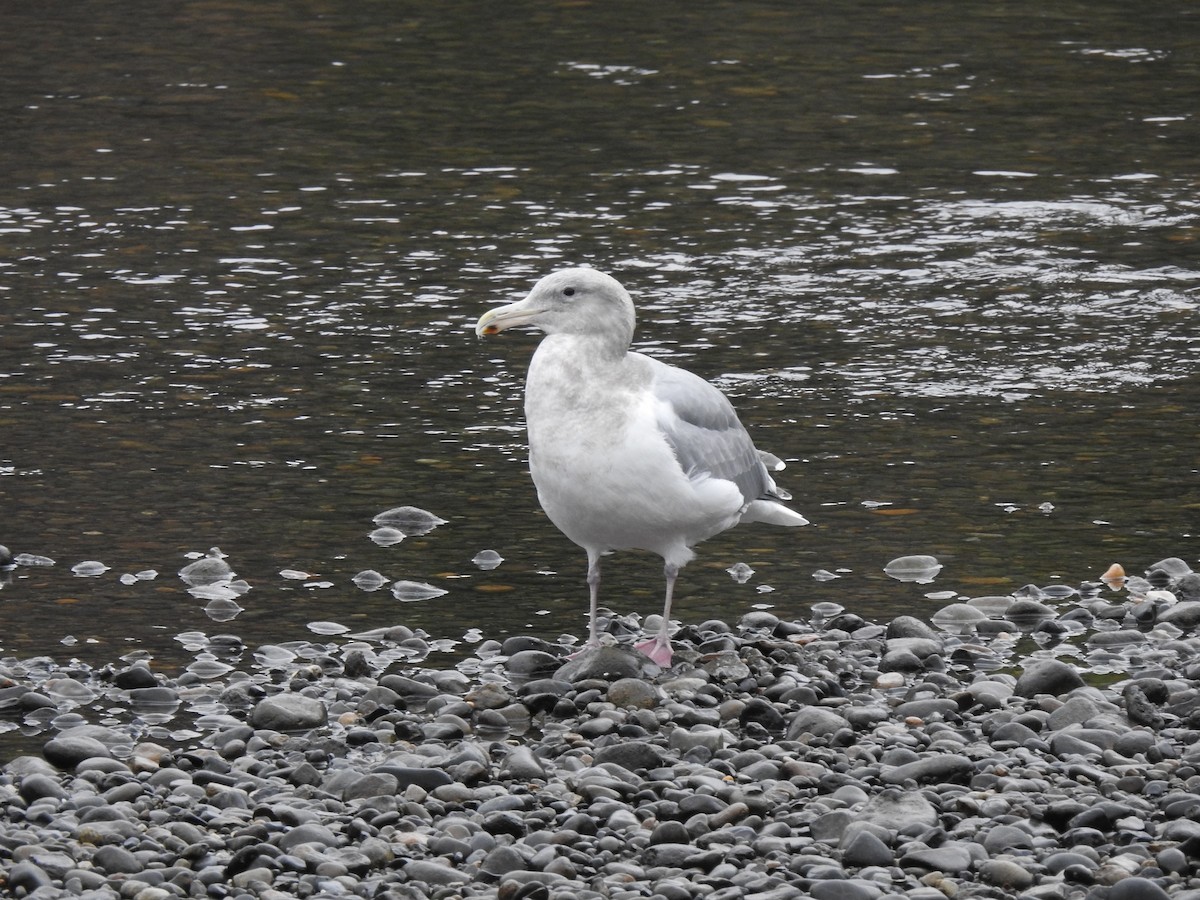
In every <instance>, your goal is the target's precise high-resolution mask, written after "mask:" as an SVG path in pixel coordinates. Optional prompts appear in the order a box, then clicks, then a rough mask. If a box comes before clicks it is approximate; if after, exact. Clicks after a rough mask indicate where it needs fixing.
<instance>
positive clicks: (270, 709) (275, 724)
mask: <svg viewBox="0 0 1200 900" xmlns="http://www.w3.org/2000/svg"><path fill="white" fill-rule="evenodd" d="M328 719H329V713H328V710H327V708H326V706H325V704H324V703H323V702H322V701H320V700H314V699H312V698H311V697H304V696H302V695H300V694H279V695H277V696H274V697H267V698H266V699H264V700H260V701H259V702H258V703H257V704H255V706H254V709H253V710H252V711H251V713H250V724H251V725H253V726H254V727H255V728H267V729H270V730H272V731H300V730H304V729H309V728H317V727H320V726H321V725H324V724H325V723H326V722H327V721H328Z"/></svg>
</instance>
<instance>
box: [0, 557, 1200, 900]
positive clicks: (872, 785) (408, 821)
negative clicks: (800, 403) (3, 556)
mask: <svg viewBox="0 0 1200 900" xmlns="http://www.w3.org/2000/svg"><path fill="white" fill-rule="evenodd" d="M1115 588H1122V589H1121V590H1116V589H1115ZM958 599H960V600H961V601H962V602H955V603H950V604H949V605H947V606H945V607H944V608H943V609H941V610H938V611H937V612H936V613H935V614H934V615H933V616H931V621H930V622H925V621H921V620H919V619H917V618H914V617H909V616H900V617H897V618H895V619H893V620H891V621H889V622H882V623H872V622H867V621H864V620H863V619H861V618H859V617H858V616H856V615H854V614H853V613H851V612H846V611H844V610H841V609H840V608H838V607H836V606H834V605H832V604H820V605H819V607H820V608H819V609H817V610H815V611H814V616H813V618H811V619H809V620H806V621H788V620H785V619H781V618H780V617H778V616H776V615H773V614H771V613H768V612H754V613H751V614H749V615H747V616H745V617H743V618H742V619H741V620H740V621H739V622H737V623H732V624H726V623H723V622H719V621H708V622H702V623H686V622H685V624H684V625H683V626H682V628H681V629H680V631H679V633H678V634H677V635H676V637H675V644H676V648H677V654H676V659H675V662H674V665H673V666H672V667H671V668H670V669H669V670H665V671H663V670H658V669H657V668H656V667H654V666H653V665H652V664H650V663H649V662H648V661H646V660H645V659H643V658H641V657H639V656H638V655H636V654H634V653H632V652H630V651H628V650H626V649H624V646H625V645H627V644H628V640H627V639H626V634H627V633H631V632H633V631H635V630H637V629H636V628H635V625H636V626H637V627H641V626H642V625H652V623H634V622H630V621H627V620H624V619H621V618H618V617H615V616H613V617H610V618H609V620H608V627H609V631H610V633H611V634H612V635H613V638H614V642H613V646H608V647H604V648H601V649H600V650H598V651H595V652H591V653H588V654H585V655H583V656H580V657H579V658H576V659H574V660H569V659H568V658H567V657H566V655H565V654H566V651H565V650H564V649H563V648H561V647H558V646H556V645H550V644H547V643H544V642H542V641H540V640H538V639H536V638H532V637H518V638H511V639H509V640H506V641H504V642H503V643H498V642H495V641H486V640H485V641H483V642H481V643H480V644H479V645H478V646H477V647H476V650H475V655H474V656H473V657H471V658H470V659H468V660H465V661H464V662H462V663H460V664H459V665H457V666H454V667H452V668H445V669H438V668H434V667H431V666H429V665H428V662H427V660H426V662H425V663H414V662H413V659H414V658H417V657H418V656H419V652H418V651H419V648H420V646H421V645H422V642H424V641H425V640H426V638H425V637H424V636H422V635H419V634H417V635H414V634H413V633H412V632H410V631H408V630H407V629H404V628H394V629H390V630H388V631H386V632H376V633H373V634H371V635H358V636H353V637H350V636H347V638H346V639H345V640H343V641H341V642H340V643H338V642H336V641H334V642H330V643H327V644H324V645H320V646H317V645H312V646H310V648H309V652H299V650H298V649H297V648H288V647H260V648H245V647H241V646H240V645H239V641H238V639H237V638H236V637H234V636H226V637H224V638H219V639H218V638H214V639H210V640H209V641H208V642H207V643H206V644H205V646H204V647H202V648H197V651H198V656H197V664H196V665H194V666H192V667H189V669H188V671H187V672H185V673H183V674H182V675H180V676H179V677H177V678H167V677H164V676H163V675H162V674H160V673H156V672H154V671H153V670H152V669H151V668H150V667H149V666H147V665H143V664H140V663H135V664H132V665H129V664H124V663H122V664H114V665H113V666H110V667H106V668H103V669H84V668H81V667H74V668H71V667H66V666H60V665H59V664H57V663H54V662H53V661H50V660H47V659H39V660H32V661H29V660H26V661H20V660H12V659H8V660H3V661H0V717H2V718H3V720H4V721H6V722H8V723H10V725H11V724H12V723H18V724H20V725H22V727H25V728H27V729H30V730H31V731H36V728H34V727H33V726H35V725H38V724H39V723H40V725H41V726H43V727H44V733H43V736H42V738H41V739H39V740H38V742H37V745H39V746H40V752H29V753H24V754H21V755H16V756H13V757H11V758H9V759H7V760H5V761H4V764H3V767H2V769H0V894H2V895H4V896H12V897H36V898H57V897H84V898H130V900H168V898H172V897H212V898H241V897H250V898H286V897H312V898H316V897H321V898H324V897H330V898H333V897H364V898H457V897H496V898H504V900H517V898H547V900H549V898H554V900H568V898H570V900H576V898H584V900H586V898H622V900H623V898H629V900H632V898H655V900H687V898H708V900H733V898H748V900H790V898H801V897H815V898H818V900H878V898H885V897H906V898H912V900H943V898H947V897H957V898H966V897H1028V898H1092V897H1094V898H1111V900H1143V898H1146V900H1153V898H1159V897H1165V896H1171V897H1178V898H1198V900H1200V742H1198V740H1197V739H1198V738H1200V689H1198V688H1197V682H1196V679H1197V677H1198V676H1200V637H1198V636H1197V630H1196V629H1197V624H1198V623H1200V575H1197V574H1195V573H1192V572H1191V570H1190V568H1189V566H1188V565H1187V564H1186V563H1183V562H1182V561H1180V560H1178V559H1174V558H1172V559H1165V560H1162V561H1161V562H1160V563H1157V564H1156V565H1154V566H1153V567H1151V568H1150V570H1148V572H1147V574H1146V577H1145V578H1132V579H1128V580H1127V581H1125V580H1123V583H1122V584H1118V585H1112V584H1110V585H1105V584H1101V583H1100V582H1087V583H1084V584H1081V585H1080V586H1079V587H1078V588H1064V587H1063V586H1062V585H1056V586H1053V587H1052V588H1044V589H1043V588H1037V587H1032V586H1030V587H1027V588H1024V589H1022V590H1021V591H1018V592H1016V593H1015V594H1013V595H1007V596H1003V597H999V596H997V597H979V598H974V599H971V600H969V601H967V600H965V599H964V598H958ZM314 648H315V651H314ZM398 650H401V651H405V652H397V651H398ZM409 651H412V652H409Z"/></svg>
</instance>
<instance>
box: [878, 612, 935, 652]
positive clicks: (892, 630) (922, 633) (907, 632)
mask: <svg viewBox="0 0 1200 900" xmlns="http://www.w3.org/2000/svg"><path fill="white" fill-rule="evenodd" d="M886 637H887V639H888V641H889V642H891V641H893V640H896V639H898V638H920V639H923V640H928V641H933V642H935V643H937V644H938V645H939V646H940V645H941V639H940V638H939V637H938V633H937V632H936V631H934V630H933V629H932V628H931V627H929V625H927V624H926V623H925V622H923V621H921V620H920V619H918V618H917V617H916V616H896V617H895V618H894V619H892V620H891V621H890V622H888V626H887V632H886Z"/></svg>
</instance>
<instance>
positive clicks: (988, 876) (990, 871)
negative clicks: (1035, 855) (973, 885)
mask: <svg viewBox="0 0 1200 900" xmlns="http://www.w3.org/2000/svg"><path fill="white" fill-rule="evenodd" d="M979 877H980V878H981V879H983V880H984V881H986V882H987V883H988V884H991V885H995V886H996V887H999V888H1004V889H1006V890H1010V891H1014V890H1015V891H1023V890H1025V889H1027V888H1029V887H1032V886H1033V882H1034V877H1033V873H1032V872H1031V871H1029V869H1027V868H1026V867H1025V866H1023V865H1021V864H1020V863H1019V862H1018V861H1017V860H1015V859H1007V858H1006V859H986V860H984V861H983V862H982V863H980V865H979Z"/></svg>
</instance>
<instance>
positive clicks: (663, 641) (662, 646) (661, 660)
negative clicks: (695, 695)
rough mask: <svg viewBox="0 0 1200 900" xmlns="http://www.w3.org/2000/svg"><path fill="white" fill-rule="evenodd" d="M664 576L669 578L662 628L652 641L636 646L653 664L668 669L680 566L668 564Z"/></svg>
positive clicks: (664, 569) (664, 567) (664, 568)
mask: <svg viewBox="0 0 1200 900" xmlns="http://www.w3.org/2000/svg"><path fill="white" fill-rule="evenodd" d="M663 574H664V575H666V576H667V599H666V602H665V603H663V614H662V627H661V628H659V629H658V634H656V635H655V636H654V637H652V638H650V640H648V641H642V642H641V643H640V644H636V645H635V646H636V648H637V649H638V650H640V651H641V652H642V653H644V654H645V655H646V656H648V657H650V659H651V660H652V661H653V662H656V663H658V665H660V666H662V667H663V668H666V667H667V666H669V665H670V664H671V595H672V594H674V593H675V579H676V577H677V576H678V575H679V566H676V565H672V564H671V563H667V564H666V565H665V566H663Z"/></svg>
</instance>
